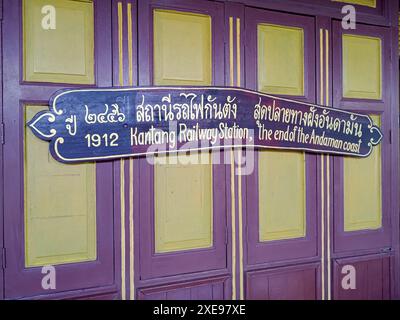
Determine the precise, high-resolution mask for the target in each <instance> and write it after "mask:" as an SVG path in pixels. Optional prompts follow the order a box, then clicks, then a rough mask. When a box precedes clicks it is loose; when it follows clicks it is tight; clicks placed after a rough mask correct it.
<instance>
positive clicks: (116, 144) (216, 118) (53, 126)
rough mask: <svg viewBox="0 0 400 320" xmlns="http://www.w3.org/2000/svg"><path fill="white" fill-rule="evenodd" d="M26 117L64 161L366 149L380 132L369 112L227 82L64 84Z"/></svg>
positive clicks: (362, 151)
mask: <svg viewBox="0 0 400 320" xmlns="http://www.w3.org/2000/svg"><path fill="white" fill-rule="evenodd" d="M27 125H28V126H29V127H30V128H31V129H32V132H33V133H34V134H35V135H36V136H37V137H38V138H40V139H43V140H46V141H49V142H50V152H51V154H52V156H53V157H54V158H55V159H56V160H58V161H60V162H63V163H77V162H85V161H98V160H109V159H117V158H122V157H131V156H140V155H146V154H160V153H170V152H181V151H189V150H209V149H223V148H232V147H256V148H275V149H292V150H304V151H309V152H319V153H329V154H338V155H349V156H357V157H367V156H368V155H369V154H370V153H371V151H372V148H373V146H376V145H377V144H379V142H380V141H381V140H382V138H383V135H382V133H381V131H380V129H379V128H378V127H377V126H376V125H374V124H373V122H372V120H371V118H370V117H369V116H368V115H363V114H358V113H352V112H347V111H343V110H338V109H334V108H329V107H321V106H317V105H313V104H308V103H304V102H298V101H293V100H289V99H284V98H278V97H274V96H271V95H266V94H263V93H260V92H255V91H250V90H246V89H240V88H231V87H227V88H225V87H182V88H177V87H149V88H110V89H77V90H63V91H61V92H57V93H56V94H55V95H54V96H53V97H52V98H51V100H50V108H49V110H48V111H47V110H46V111H41V112H39V113H37V114H36V115H35V116H34V117H33V119H31V120H30V121H29V122H28V124H27Z"/></svg>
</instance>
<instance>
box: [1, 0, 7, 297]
mask: <svg viewBox="0 0 400 320" xmlns="http://www.w3.org/2000/svg"><path fill="white" fill-rule="evenodd" d="M0 46H1V48H3V0H0ZM1 55H3V52H1ZM0 74H1V79H3V59H0ZM1 81H3V80H1ZM3 141H4V124H3V85H1V86H0V181H1V185H0V250H1V251H0V268H1V270H0V300H2V299H4V279H5V277H4V273H5V271H4V268H5V265H4V264H5V261H6V260H5V256H4V255H5V249H4V206H3V201H4V180H3V170H4V167H3Z"/></svg>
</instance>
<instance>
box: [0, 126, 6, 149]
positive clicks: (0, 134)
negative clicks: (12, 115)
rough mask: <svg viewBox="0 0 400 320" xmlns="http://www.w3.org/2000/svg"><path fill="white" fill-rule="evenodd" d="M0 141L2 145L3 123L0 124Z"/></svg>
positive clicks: (4, 140)
mask: <svg viewBox="0 0 400 320" xmlns="http://www.w3.org/2000/svg"><path fill="white" fill-rule="evenodd" d="M0 140H1V144H4V143H5V142H6V139H5V137H4V123H3V122H2V123H1V124H0Z"/></svg>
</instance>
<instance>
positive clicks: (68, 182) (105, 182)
mask: <svg viewBox="0 0 400 320" xmlns="http://www.w3.org/2000/svg"><path fill="white" fill-rule="evenodd" d="M3 4H4V8H3V10H4V20H3V30H2V31H3V39H4V42H3V59H4V60H3V61H7V63H6V64H5V68H4V74H3V84H4V130H5V134H6V136H7V140H6V141H5V143H4V155H5V156H4V167H5V168H6V169H5V171H4V172H5V174H4V185H6V186H7V187H6V188H5V189H4V222H5V225H7V228H6V229H5V232H4V241H5V243H4V245H5V247H6V248H7V265H6V269H5V298H21V297H32V296H38V295H46V294H49V293H59V292H62V291H69V290H78V289H84V288H93V287H102V286H111V285H113V283H114V271H113V269H114V262H113V251H114V248H113V174H112V167H113V165H112V163H110V162H102V163H97V164H83V165H79V166H72V167H68V166H64V165H61V164H58V163H55V162H54V160H53V159H52V158H51V156H50V155H49V154H48V153H47V152H48V151H47V148H46V147H47V146H44V145H42V144H41V142H40V141H39V140H37V139H36V140H35V139H33V138H32V136H31V135H30V134H31V133H30V132H29V131H27V130H25V129H26V127H25V121H26V118H28V117H30V116H31V114H32V113H34V112H36V111H37V110H39V109H43V108H46V104H47V103H48V100H49V98H50V96H51V95H52V94H53V93H54V92H55V91H57V90H59V89H61V88H66V87H79V86H102V87H104V86H110V85H111V84H112V76H111V75H112V73H111V70H112V68H111V63H110V62H111V31H110V30H111V17H110V14H111V13H110V12H111V2H110V1H96V2H85V3H83V2H75V1H66V2H64V3H63V4H62V6H58V2H57V3H54V5H55V7H56V10H57V18H58V20H57V21H58V22H57V28H56V29H54V30H50V29H45V28H42V27H41V19H42V15H41V7H42V5H43V4H42V2H40V1H36V0H35V1H10V0H7V1H4V2H3ZM23 7H24V10H23ZM75 27H76V28H77V29H74V28H75ZM71 32H72V34H71ZM71 35H72V36H71ZM21 39H23V40H21ZM20 40H21V41H20ZM59 48H63V49H62V50H61V51H60V50H59ZM71 48H74V50H71ZM93 48H94V49H93ZM46 54H48V55H47V56H46ZM94 57H96V58H94ZM43 265H53V266H54V267H55V272H56V273H55V280H56V282H55V287H54V288H51V290H47V289H49V288H46V287H43V286H42V278H43V277H44V276H45V274H42V272H41V271H42V266H43Z"/></svg>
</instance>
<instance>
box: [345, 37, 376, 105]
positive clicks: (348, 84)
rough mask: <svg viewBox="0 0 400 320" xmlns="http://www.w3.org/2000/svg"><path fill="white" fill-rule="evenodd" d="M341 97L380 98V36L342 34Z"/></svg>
mask: <svg viewBox="0 0 400 320" xmlns="http://www.w3.org/2000/svg"><path fill="white" fill-rule="evenodd" d="M342 42H343V97H345V98H355V99H376V100H379V99H381V98H382V53H381V51H382V44H381V39H380V38H374V37H367V36H359V35H352V34H344V35H343V40H342Z"/></svg>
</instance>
